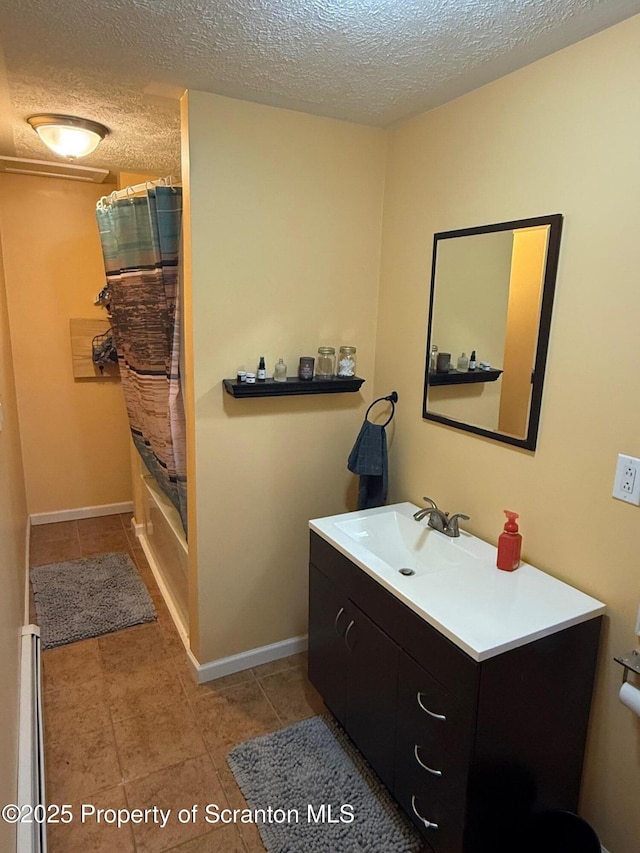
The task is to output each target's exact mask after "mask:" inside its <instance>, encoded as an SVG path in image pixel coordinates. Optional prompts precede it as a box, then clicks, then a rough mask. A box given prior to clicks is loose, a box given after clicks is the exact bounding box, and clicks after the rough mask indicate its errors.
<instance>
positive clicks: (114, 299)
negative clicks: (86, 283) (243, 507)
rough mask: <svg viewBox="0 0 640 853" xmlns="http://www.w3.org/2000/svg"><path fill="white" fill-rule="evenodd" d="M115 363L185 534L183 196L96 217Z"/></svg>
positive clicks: (136, 438)
mask: <svg viewBox="0 0 640 853" xmlns="http://www.w3.org/2000/svg"><path fill="white" fill-rule="evenodd" d="M96 216H97V219H98V227H99V230H100V239H101V241H102V254H103V257H104V265H105V272H106V279H107V285H106V288H105V291H103V297H102V301H103V303H108V310H109V311H110V313H111V322H112V326H113V332H114V338H115V342H116V347H117V350H118V364H119V366H120V377H121V380H122V389H123V392H124V397H125V403H126V407H127V414H128V416H129V425H130V428H131V436H132V438H133V442H134V444H135V446H136V448H137V449H138V452H139V453H140V456H141V457H142V459H143V460H144V463H145V465H146V466H147V468H148V469H149V471H150V472H151V473H152V474H153V475H154V477H155V478H156V480H157V481H158V483H159V485H160V487H161V488H162V490H163V491H164V493H165V494H166V495H167V496H168V497H169V499H170V500H171V501H172V503H173V504H174V506H175V507H176V509H177V510H178V512H179V513H180V517H181V518H182V523H183V526H184V529H185V532H186V530H187V472H186V429H185V417H184V402H183V397H182V390H181V385H180V310H179V292H180V288H179V274H180V264H179V260H180V258H179V249H180V225H181V220H182V190H181V189H180V188H179V187H155V188H154V189H149V190H147V193H146V195H144V196H135V197H130V198H125V199H120V200H116V201H112V202H110V201H108V200H106V201H104V202H101V203H100V204H99V205H98V208H97V210H96Z"/></svg>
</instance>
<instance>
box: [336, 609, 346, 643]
mask: <svg viewBox="0 0 640 853" xmlns="http://www.w3.org/2000/svg"><path fill="white" fill-rule="evenodd" d="M343 613H344V607H341V608H340V610H338V612H337V613H336V619H335V622H334V623H333V627H334V628H335V631H336V634H337V635H338V636H339V637H340V638H342V634H341V633H340V631H339V630H338V620H339V619H340V617H341V616H342V614H343Z"/></svg>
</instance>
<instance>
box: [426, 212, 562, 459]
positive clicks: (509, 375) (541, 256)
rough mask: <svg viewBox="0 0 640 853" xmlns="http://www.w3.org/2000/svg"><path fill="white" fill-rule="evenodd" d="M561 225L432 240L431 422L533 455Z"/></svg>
mask: <svg viewBox="0 0 640 853" xmlns="http://www.w3.org/2000/svg"><path fill="white" fill-rule="evenodd" d="M561 224H562V217H561V216H560V215H559V214H555V215H553V216H547V217H539V218H536V219H526V220H518V221H514V222H503V223H497V224H494V225H486V226H482V227H478V228H469V229H464V230H460V231H448V232H442V233H439V234H436V235H435V237H434V250H433V269H432V277H431V303H430V308H429V329H428V353H427V368H426V374H425V396H424V412H423V414H424V417H425V418H427V419H429V420H436V421H439V422H441V423H446V424H448V425H449V426H456V427H459V428H460V429H466V430H469V431H471V432H476V433H479V434H481V435H487V436H489V437H491V438H496V439H498V440H500V441H506V442H508V443H510V444H516V445H519V446H522V447H526V448H529V449H534V448H535V442H536V436H537V430H538V421H539V413H540V403H541V399H542V384H543V378H544V367H545V362H546V354H547V343H548V337H549V324H550V319H551V305H552V301H553V290H554V285H555V277H556V271H557V261H558V250H559V244H560V230H561Z"/></svg>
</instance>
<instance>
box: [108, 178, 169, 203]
mask: <svg viewBox="0 0 640 853" xmlns="http://www.w3.org/2000/svg"><path fill="white" fill-rule="evenodd" d="M179 186H181V182H180V179H179V178H175V177H173V175H167V177H166V178H157V180H154V181H143V182H142V183H141V184H134V185H133V186H131V187H123V189H121V190H114V191H113V192H112V193H110V194H109V195H103V196H102V198H101V199H100V200H99V201H98V207H105V206H106V205H108V204H113V202H114V201H119V200H120V199H123V198H130V197H131V196H134V195H138V194H139V193H144V192H146V191H147V190H148V189H153V187H179Z"/></svg>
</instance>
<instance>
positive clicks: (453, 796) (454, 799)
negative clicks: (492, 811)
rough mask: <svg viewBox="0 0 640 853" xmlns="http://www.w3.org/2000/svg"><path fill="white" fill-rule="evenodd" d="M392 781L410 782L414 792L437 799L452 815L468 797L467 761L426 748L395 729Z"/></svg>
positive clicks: (416, 739)
mask: <svg viewBox="0 0 640 853" xmlns="http://www.w3.org/2000/svg"><path fill="white" fill-rule="evenodd" d="M395 761H396V766H395V778H396V779H401V778H402V779H405V780H406V779H411V780H412V785H413V788H414V792H415V793H420V794H421V795H423V796H428V797H429V799H430V800H434V799H437V800H438V801H439V802H440V803H442V804H443V805H444V806H445V807H446V808H448V809H449V810H450V811H451V813H452V814H456V815H457V814H459V813H460V810H461V804H464V802H465V800H466V795H467V778H468V775H469V766H468V762H467V761H466V760H465V759H464V758H462V757H459V756H451V755H449V754H448V753H446V752H444V751H443V750H441V749H438V748H437V746H436V747H429V746H425V745H424V743H423V742H422V741H421V739H420V738H419V737H414V736H413V735H412V734H410V733H409V732H407V731H406V730H404V731H403V727H402V725H401V726H400V728H399V729H398V737H397V741H396V751H395Z"/></svg>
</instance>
